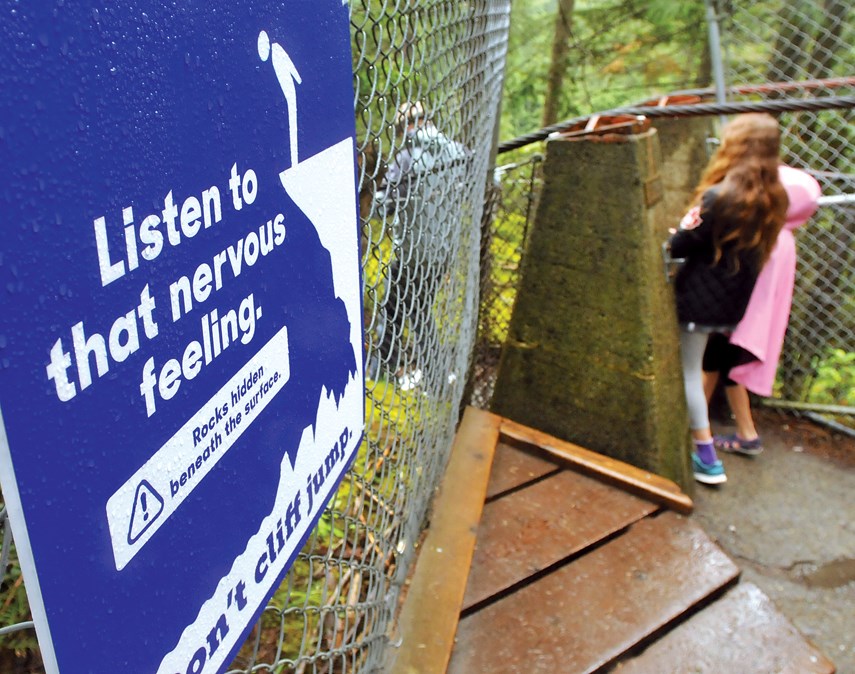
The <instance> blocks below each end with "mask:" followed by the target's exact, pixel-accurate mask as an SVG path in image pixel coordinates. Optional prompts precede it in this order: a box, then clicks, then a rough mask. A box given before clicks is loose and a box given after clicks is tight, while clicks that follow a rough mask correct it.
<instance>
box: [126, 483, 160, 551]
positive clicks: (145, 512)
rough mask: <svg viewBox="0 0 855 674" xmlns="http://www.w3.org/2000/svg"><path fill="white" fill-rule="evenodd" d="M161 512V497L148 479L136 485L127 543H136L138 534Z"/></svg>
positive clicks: (144, 530) (142, 532) (141, 533)
mask: <svg viewBox="0 0 855 674" xmlns="http://www.w3.org/2000/svg"><path fill="white" fill-rule="evenodd" d="M162 512H163V497H162V496H161V495H160V494H158V493H157V491H156V490H155V488H154V487H152V486H151V485H150V484H149V483H148V480H143V481H142V482H140V483H139V485H138V486H137V491H136V494H134V504H133V509H132V510H131V526H130V528H129V529H128V545H133V544H134V543H136V542H137V541H138V540H139V538H140V536H142V535H143V534H144V533H145V532H146V530H147V529H148V528H149V527H150V526H151V525H152V524H153V523H154V522H155V520H157V518H158V517H160V513H162Z"/></svg>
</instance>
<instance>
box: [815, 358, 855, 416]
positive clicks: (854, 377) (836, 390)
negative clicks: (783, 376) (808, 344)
mask: <svg viewBox="0 0 855 674" xmlns="http://www.w3.org/2000/svg"><path fill="white" fill-rule="evenodd" d="M807 399H808V401H810V402H812V403H819V404H826V405H842V406H845V407H855V352H852V351H849V352H846V351H844V350H843V349H832V350H831V352H830V353H829V354H828V356H827V357H826V358H825V359H824V360H822V361H821V362H819V363H818V364H817V366H816V374H815V375H814V377H813V380H812V382H811V384H810V387H809V389H808V396H807Z"/></svg>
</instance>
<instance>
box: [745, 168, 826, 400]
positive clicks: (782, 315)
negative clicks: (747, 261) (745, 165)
mask: <svg viewBox="0 0 855 674" xmlns="http://www.w3.org/2000/svg"><path fill="white" fill-rule="evenodd" d="M779 177H780V179H781V182H782V183H783V185H784V188H785V189H786V190H787V196H788V197H789V200H790V206H789V208H788V209H787V221H786V223H785V225H784V228H783V229H782V230H781V233H780V234H779V235H778V241H777V243H776V244H775V249H774V250H773V251H772V255H771V256H770V257H769V260H768V262H766V264H765V265H764V267H763V269H762V270H761V272H760V275H759V276H758V277H757V283H756V285H755V286H754V290H753V292H752V293H751V299H750V300H749V302H748V307H747V308H746V310H745V314H744V316H743V317H742V320H741V321H740V322H739V325H737V326H736V329H735V330H734V331H733V334H732V335H731V337H730V341H731V343H732V344H736V345H737V346H741V347H742V348H743V349H745V350H746V351H749V352H750V353H752V354H753V355H754V356H755V357H756V358H757V360H755V361H752V362H750V363H747V364H745V365H739V366H737V367H735V368H733V369H732V370H731V371H730V378H731V379H732V380H733V381H735V382H737V383H739V384H742V385H743V386H745V388H747V389H748V390H749V391H752V392H754V393H756V394H758V395H762V396H770V395H772V385H773V384H774V382H775V373H776V371H777V369H778V359H779V358H780V356H781V348H782V347H783V345H784V335H785V333H786V331H787V323H789V320H790V308H791V307H792V303H793V286H794V285H795V280H796V240H795V236H794V235H793V232H794V230H796V229H797V228H798V227H801V226H802V225H803V224H804V223H805V222H807V221H808V219H809V218H810V217H811V216H812V215H813V214H814V213H815V212H816V209H817V206H818V203H817V200H818V199H819V196H820V186H819V183H818V182H817V181H816V180H815V179H814V178H813V177H812V176H811V175H809V174H807V173H805V172H804V171H802V170H800V169H795V168H792V167H790V166H781V167H780V169H779Z"/></svg>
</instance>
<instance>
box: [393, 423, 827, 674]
mask: <svg viewBox="0 0 855 674" xmlns="http://www.w3.org/2000/svg"><path fill="white" fill-rule="evenodd" d="M691 508H692V503H691V501H690V500H689V499H688V497H686V496H685V494H683V493H682V492H681V491H680V490H679V488H678V487H677V486H676V485H675V484H673V483H672V482H670V481H668V480H665V479H664V478H662V477H659V476H656V475H653V474H650V473H647V472H646V471H642V470H639V469H637V468H634V467H632V466H628V465H626V464H622V463H621V462H619V461H615V460H613V459H609V458H607V457H602V456H600V455H597V454H595V453H594V452H590V451H588V450H585V449H583V448H581V447H577V446H575V445H572V444H570V443H566V442H563V441H561V440H558V439H557V438H553V437H550V436H548V435H545V434H543V433H540V432H538V431H536V430H534V429H530V428H527V427H524V426H520V425H519V424H515V423H513V422H511V421H509V420H507V419H503V418H502V417H498V416H496V415H492V414H489V413H487V412H483V411H479V410H475V409H474V408H468V409H467V410H466V414H465V415H464V420H463V423H462V424H461V427H460V429H459V431H458V434H457V438H456V440H455V447H454V450H453V452H452V458H451V462H450V464H449V468H448V472H447V476H446V481H445V483H444V484H443V486H442V489H441V491H440V494H439V496H438V498H437V502H436V504H435V506H434V512H433V517H432V521H431V527H430V529H429V531H428V535H427V537H426V539H425V541H424V543H423V545H422V550H421V552H420V557H419V560H418V562H417V564H416V569H415V573H414V576H413V578H412V579H411V583H410V588H409V595H408V598H407V601H406V602H405V604H404V609H403V611H402V615H401V618H400V621H399V630H400V635H401V647H400V650H399V652H398V654H397V658H396V659H395V661H394V662H393V663H392V665H391V667H390V668H389V670H390V671H391V672H393V673H394V674H414V673H418V674H433V673H436V674H439V673H441V672H448V673H449V674H481V673H482V672H483V673H486V672H490V673H491V674H493V673H496V674H500V673H525V674H528V673H534V674H536V673H539V672H566V673H568V674H583V673H586V674H594V673H606V672H615V673H620V674H624V673H629V674H669V673H673V674H685V673H686V672H692V673H704V674H729V673H731V672H739V673H740V674H752V673H756V674H767V673H769V674H771V673H773V672H775V673H783V672H786V673H792V674H796V673H798V674H814V673H815V674H832V673H833V672H834V671H835V668H834V665H833V664H832V663H831V662H830V661H829V660H828V659H827V658H826V657H825V656H824V655H823V654H822V653H820V652H819V651H818V650H817V649H816V648H815V647H814V646H813V645H812V644H810V643H809V642H808V641H807V640H806V639H805V638H804V637H803V636H802V635H801V634H800V633H799V632H798V631H796V630H795V628H794V627H793V626H792V625H791V624H790V623H789V621H787V620H786V618H784V616H782V615H781V614H780V613H779V612H778V611H777V610H776V609H775V607H774V606H773V605H772V603H771V601H770V600H769V599H768V598H767V597H765V595H763V593H762V592H761V591H760V590H759V589H758V588H756V587H755V586H753V585H750V584H747V583H739V582H738V580H739V569H738V568H737V567H736V565H735V564H734V563H733V561H732V560H730V559H729V558H728V557H727V556H726V555H725V554H724V552H723V551H722V550H721V549H719V548H718V546H716V545H715V543H714V542H713V541H712V540H710V538H709V537H708V536H707V535H706V534H705V533H704V531H703V530H702V529H701V528H700V527H699V526H698V525H697V524H695V523H694V521H693V520H692V519H691V518H690V517H688V516H687V515H688V514H689V513H690V512H691Z"/></svg>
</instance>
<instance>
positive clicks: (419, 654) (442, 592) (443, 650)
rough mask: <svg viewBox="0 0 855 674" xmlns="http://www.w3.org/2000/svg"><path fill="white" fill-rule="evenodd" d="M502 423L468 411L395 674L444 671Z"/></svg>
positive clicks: (422, 556)
mask: <svg viewBox="0 0 855 674" xmlns="http://www.w3.org/2000/svg"><path fill="white" fill-rule="evenodd" d="M499 424H500V418H499V417H497V416H496V415H493V414H490V413H488V412H483V411H481V410H477V409H475V408H473V407H468V408H467V409H466V411H465V413H464V416H463V421H462V422H461V424H460V427H459V429H458V431H457V434H456V435H455V439H454V446H453V447H452V450H451V458H450V460H449V464H448V468H447V469H446V473H445V478H444V479H443V482H442V486H441V487H440V491H439V494H438V495H437V498H436V501H435V502H434V506H433V513H432V516H431V525H430V530H429V532H428V535H427V537H426V538H425V541H424V544H423V545H422V549H421V551H420V553H419V558H418V562H417V563H416V569H415V573H414V575H413V579H412V582H411V584H410V589H409V593H408V595H407V601H406V602H405V603H404V608H403V610H402V612H401V617H400V619H399V622H398V630H399V633H400V637H401V648H400V650H399V652H398V654H397V657H396V658H395V661H394V662H393V663H392V665H391V669H390V671H391V672H392V673H393V674H416V673H417V674H434V673H435V674H440V673H441V672H445V669H446V665H447V663H448V659H449V656H450V654H451V648H452V646H453V645H454V633H455V630H456V628H457V620H458V618H459V616H460V605H461V602H462V601H463V592H464V590H465V588H466V577H467V575H468V573H469V566H470V563H471V561H472V551H473V549H474V547H475V534H476V532H477V530H478V522H479V520H480V518H481V511H482V509H483V506H484V493H485V491H486V489H487V482H488V480H489V476H490V466H491V464H492V460H493V453H494V451H495V448H496V442H497V441H498V436H499Z"/></svg>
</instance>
